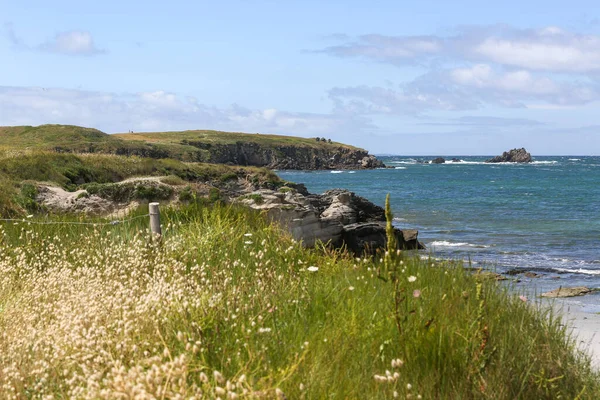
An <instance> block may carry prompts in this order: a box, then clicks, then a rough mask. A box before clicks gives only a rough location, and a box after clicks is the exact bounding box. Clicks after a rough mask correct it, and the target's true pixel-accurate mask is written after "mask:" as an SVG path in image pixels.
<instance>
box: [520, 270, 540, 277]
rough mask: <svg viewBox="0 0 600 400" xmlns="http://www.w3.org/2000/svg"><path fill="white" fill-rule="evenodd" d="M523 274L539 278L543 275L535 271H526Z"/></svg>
mask: <svg viewBox="0 0 600 400" xmlns="http://www.w3.org/2000/svg"><path fill="white" fill-rule="evenodd" d="M523 275H525V277H527V278H539V277H540V276H541V275H540V274H536V273H535V272H531V271H528V272H525V273H524V274H523Z"/></svg>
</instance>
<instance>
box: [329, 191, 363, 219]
mask: <svg viewBox="0 0 600 400" xmlns="http://www.w3.org/2000/svg"><path fill="white" fill-rule="evenodd" d="M357 214H358V213H357V212H356V210H355V209H354V208H352V206H351V197H350V193H349V192H346V193H340V194H339V195H338V196H336V197H335V198H334V199H333V201H332V202H331V205H330V206H329V207H328V208H327V209H326V210H325V211H323V213H322V214H321V218H323V219H325V220H335V221H338V222H340V223H341V224H342V225H348V224H354V223H355V222H357V219H358V218H357Z"/></svg>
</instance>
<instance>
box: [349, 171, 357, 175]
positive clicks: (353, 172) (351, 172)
mask: <svg viewBox="0 0 600 400" xmlns="http://www.w3.org/2000/svg"><path fill="white" fill-rule="evenodd" d="M348 173H349V174H355V173H356V171H350V172H348Z"/></svg>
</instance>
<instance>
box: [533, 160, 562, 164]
mask: <svg viewBox="0 0 600 400" xmlns="http://www.w3.org/2000/svg"><path fill="white" fill-rule="evenodd" d="M531 163H532V164H558V161H554V160H552V161H532V162H531Z"/></svg>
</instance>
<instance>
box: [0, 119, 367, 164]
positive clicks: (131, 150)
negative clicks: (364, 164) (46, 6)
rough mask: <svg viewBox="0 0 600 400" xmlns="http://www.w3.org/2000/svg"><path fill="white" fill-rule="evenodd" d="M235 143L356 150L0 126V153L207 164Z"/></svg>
mask: <svg viewBox="0 0 600 400" xmlns="http://www.w3.org/2000/svg"><path fill="white" fill-rule="evenodd" d="M236 143H253V144H257V145H259V146H261V147H264V148H265V149H274V148H277V147H285V146H291V147H298V148H302V149H312V150H321V151H328V150H332V149H338V148H342V149H347V150H357V148H355V147H353V146H348V145H345V144H341V143H335V142H334V143H328V142H326V141H318V142H317V141H316V140H315V139H306V138H300V137H293V136H283V135H263V134H247V133H234V132H219V131H205V130H196V131H183V132H151V133H125V134H115V135H109V134H106V133H104V132H101V131H99V130H97V129H92V128H84V127H79V126H73V125H40V126H14V127H0V149H4V150H14V149H16V150H24V149H37V150H51V151H60V152H76V153H78V152H84V153H110V154H117V155H138V156H143V157H152V158H173V159H178V160H183V161H208V159H209V155H208V153H207V149H209V148H210V146H216V145H222V146H223V145H231V144H236Z"/></svg>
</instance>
